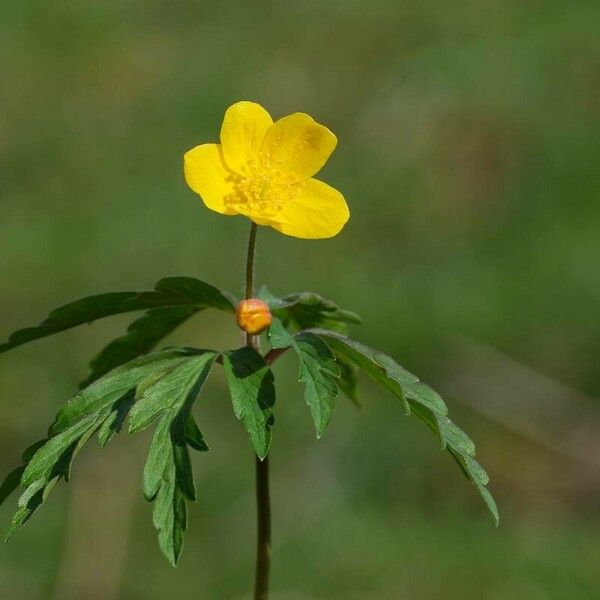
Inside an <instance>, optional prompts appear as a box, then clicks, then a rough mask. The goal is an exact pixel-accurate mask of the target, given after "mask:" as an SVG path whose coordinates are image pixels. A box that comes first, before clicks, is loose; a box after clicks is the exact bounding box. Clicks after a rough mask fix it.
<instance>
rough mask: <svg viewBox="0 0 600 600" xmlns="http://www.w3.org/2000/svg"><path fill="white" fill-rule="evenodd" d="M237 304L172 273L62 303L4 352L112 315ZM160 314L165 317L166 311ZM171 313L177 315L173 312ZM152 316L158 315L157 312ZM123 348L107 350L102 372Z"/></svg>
mask: <svg viewBox="0 0 600 600" xmlns="http://www.w3.org/2000/svg"><path fill="white" fill-rule="evenodd" d="M235 305H236V301H235V298H233V296H231V295H230V294H227V293H226V292H222V291H220V290H218V289H217V288H215V287H213V286H212V285H209V284H208V283H205V282H203V281H200V280H198V279H194V278H192V277H168V278H166V279H161V280H160V281H159V282H158V283H157V284H156V286H155V288H154V290H151V291H145V292H114V293H108V294H99V295H97V296H88V297H87V298H83V299H81V300H76V301H75V302H71V303H69V304H66V305H65V306H61V307H60V308H57V309H55V310H53V311H52V312H51V313H50V315H49V316H48V317H47V318H46V320H45V321H43V322H42V323H41V324H40V325H38V326H36V327H29V328H26V329H21V330H19V331H16V332H15V333H13V334H12V335H11V336H10V338H9V339H8V341H7V342H6V343H4V344H0V353H2V352H6V351H7V350H10V349H12V348H16V347H17V346H21V345H22V344H26V343H27V342H31V341H33V340H37V339H40V338H44V337H47V336H49V335H53V334H55V333H58V332H60V331H65V330H66V329H71V328H72V327H77V326H78V325H83V324H84V323H92V322H93V321H96V320H97V319H101V318H104V317H109V316H111V315H116V314H121V313H126V312H133V311H139V310H150V309H158V308H167V307H188V308H190V309H191V308H194V309H196V310H202V309H204V308H217V309H220V310H225V311H227V312H234V311H235ZM159 316H160V317H161V318H165V315H164V314H162V315H159ZM169 316H170V317H172V318H174V317H173V315H172V314H171V315H169ZM152 318H153V319H154V318H158V317H156V316H153V317H152ZM165 327H166V325H165ZM139 334H140V330H139V329H137V328H136V332H135V333H134V338H135V337H136V336H137V335H139ZM134 342H135V339H134ZM130 343H131V340H129V341H128V342H125V344H130ZM140 343H141V342H140ZM121 351H123V347H122V345H121V344H119V345H118V347H117V348H116V349H115V347H113V348H112V349H111V350H110V351H108V350H106V351H105V353H104V352H103V356H102V358H100V362H99V363H98V365H97V368H98V372H100V371H101V370H102V369H103V368H107V367H108V368H111V366H114V365H115V364H116V363H115V360H116V359H115V358H113V352H115V353H118V352H121ZM109 365H110V366H109ZM92 376H94V373H93V374H92ZM92 376H90V377H92Z"/></svg>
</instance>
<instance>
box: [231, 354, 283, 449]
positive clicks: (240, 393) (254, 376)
mask: <svg viewBox="0 0 600 600" xmlns="http://www.w3.org/2000/svg"><path fill="white" fill-rule="evenodd" d="M223 368H224V370H225V377H226V379H227V383H228V385H229V393H230V395H231V401H232V403H233V410H234V412H235V416H236V417H237V418H238V419H240V420H241V421H242V423H243V424H244V426H245V427H246V430H247V431H248V434H249V435H250V441H251V442H252V446H253V447H254V450H255V451H256V454H257V455H258V457H259V458H260V459H261V460H262V459H263V458H265V456H266V455H267V453H268V452H269V446H270V445H271V426H272V425H273V421H274V418H273V413H272V412H271V408H272V407H273V405H274V404H275V386H274V379H273V373H272V372H271V369H269V367H268V365H267V363H265V359H264V358H263V357H262V356H261V355H260V354H259V353H258V352H257V351H256V350H254V349H253V348H248V347H243V348H239V349H238V350H230V351H228V352H225V353H224V354H223Z"/></svg>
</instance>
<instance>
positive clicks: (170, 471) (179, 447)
mask: <svg viewBox="0 0 600 600" xmlns="http://www.w3.org/2000/svg"><path fill="white" fill-rule="evenodd" d="M188 410H189V404H186V406H184V407H183V408H181V409H180V410H179V412H177V411H176V410H174V409H173V408H168V409H167V410H165V412H164V414H163V416H162V417H161V419H160V421H159V423H158V425H157V427H156V430H155V432H154V436H153V438H152V443H151V445H150V449H149V451H148V458H147V460H146V464H145V465H144V477H143V490H144V496H145V497H146V499H147V500H149V501H151V502H154V509H153V511H152V522H153V524H154V527H155V528H156V529H157V530H158V543H159V547H160V549H161V550H162V552H163V553H164V555H165V556H166V557H167V559H168V560H169V562H170V563H171V564H172V565H173V566H175V565H176V564H177V561H178V559H179V556H180V554H181V550H182V548H183V534H184V532H185V530H186V528H187V507H186V504H185V499H186V498H187V499H188V500H195V499H196V488H195V485H194V476H193V471H192V464H191V461H190V455H189V450H188V447H187V443H186V437H185V422H186V419H187V417H188V416H189V413H188V412H187V411H188Z"/></svg>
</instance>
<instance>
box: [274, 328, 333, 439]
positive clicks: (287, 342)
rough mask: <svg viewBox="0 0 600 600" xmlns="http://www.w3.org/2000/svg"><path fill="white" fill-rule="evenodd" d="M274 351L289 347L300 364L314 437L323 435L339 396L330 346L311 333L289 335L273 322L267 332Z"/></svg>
mask: <svg viewBox="0 0 600 600" xmlns="http://www.w3.org/2000/svg"><path fill="white" fill-rule="evenodd" d="M269 339H270V341H271V345H272V346H273V348H287V347H291V348H292V349H293V350H294V351H295V353H296V354H297V356H298V360H299V362H300V375H299V379H300V381H301V382H303V383H304V385H305V399H306V403H307V404H308V406H309V407H310V412H311V415H312V418H313V421H314V424H315V429H316V432H317V437H321V436H322V435H323V433H325V429H326V428H327V425H329V421H330V420H331V415H332V414H333V409H334V406H335V399H336V398H337V395H338V393H339V387H338V379H339V377H340V369H339V366H338V364H337V363H336V361H335V357H334V355H333V352H332V351H331V350H330V348H329V346H327V344H326V343H325V342H324V341H323V340H322V339H321V338H320V337H318V336H316V335H314V334H313V333H310V332H300V333H297V334H296V335H292V334H290V333H289V332H288V331H287V330H286V329H285V328H284V326H283V324H282V323H281V321H279V320H278V319H273V323H272V324H271V327H270V329H269Z"/></svg>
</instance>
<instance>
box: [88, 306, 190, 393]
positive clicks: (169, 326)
mask: <svg viewBox="0 0 600 600" xmlns="http://www.w3.org/2000/svg"><path fill="white" fill-rule="evenodd" d="M199 310H200V309H199V308H197V307H195V306H168V307H166V308H154V309H152V310H149V311H148V312H147V313H145V314H144V315H143V316H142V317H140V318H139V319H136V320H135V321H134V322H133V323H131V325H129V327H128V328H127V333H126V334H125V335H123V336H121V337H119V338H117V339H115V340H113V341H112V342H110V344H108V345H107V346H106V347H105V348H104V349H103V350H102V351H101V352H100V353H99V354H98V356H96V358H94V360H92V361H91V362H90V371H91V372H90V374H89V375H88V376H87V377H86V379H85V380H84V381H82V382H81V384H80V387H81V388H83V387H86V386H88V385H90V383H92V382H94V381H96V380H97V379H99V378H100V377H102V376H103V375H105V374H106V373H108V372H109V371H111V370H112V369H114V368H115V367H118V366H119V365H122V364H123V363H126V362H129V361H130V360H133V359H134V358H137V357H138V356H141V355H143V354H147V353H148V352H151V351H152V350H153V349H154V347H155V346H156V345H157V344H158V343H159V342H160V341H161V340H162V339H164V338H165V337H166V336H167V335H169V334H170V333H171V332H173V331H174V330H175V329H176V328H177V327H179V326H180V325H181V324H182V323H184V322H185V321H187V320H188V319H189V318H190V317H192V316H193V315H195V314H196V313H197V312H198V311H199Z"/></svg>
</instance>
